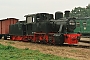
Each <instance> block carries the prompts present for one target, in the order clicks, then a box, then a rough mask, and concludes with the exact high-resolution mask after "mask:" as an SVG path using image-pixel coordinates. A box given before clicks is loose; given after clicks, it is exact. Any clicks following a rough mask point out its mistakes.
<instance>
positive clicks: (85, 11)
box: [70, 4, 90, 17]
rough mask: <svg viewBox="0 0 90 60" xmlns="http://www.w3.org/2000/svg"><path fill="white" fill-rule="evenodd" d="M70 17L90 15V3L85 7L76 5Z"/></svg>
mask: <svg viewBox="0 0 90 60" xmlns="http://www.w3.org/2000/svg"><path fill="white" fill-rule="evenodd" d="M70 17H90V4H88V6H86V7H85V8H83V7H75V8H74V9H72V11H71V14H70Z"/></svg>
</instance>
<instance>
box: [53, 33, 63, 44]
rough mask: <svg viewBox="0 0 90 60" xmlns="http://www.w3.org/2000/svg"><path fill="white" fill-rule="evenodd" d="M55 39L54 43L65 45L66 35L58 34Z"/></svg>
mask: <svg viewBox="0 0 90 60" xmlns="http://www.w3.org/2000/svg"><path fill="white" fill-rule="evenodd" d="M54 38H55V40H54V42H55V43H54V44H55V45H63V43H64V35H63V34H56V35H55V36H54Z"/></svg>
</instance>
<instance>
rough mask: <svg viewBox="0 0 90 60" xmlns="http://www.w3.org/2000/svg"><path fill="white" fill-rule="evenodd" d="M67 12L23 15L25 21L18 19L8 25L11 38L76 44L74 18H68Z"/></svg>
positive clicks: (78, 35) (77, 38) (76, 36)
mask: <svg viewBox="0 0 90 60" xmlns="http://www.w3.org/2000/svg"><path fill="white" fill-rule="evenodd" d="M69 12H70V11H65V18H63V13H62V12H56V13H55V19H54V17H53V14H49V13H37V14H31V15H25V17H26V21H19V22H18V23H16V24H13V25H10V33H9V34H10V36H11V39H12V40H23V41H31V42H40V43H49V44H63V43H68V44H76V43H78V40H79V37H80V34H76V33H74V29H75V28H76V22H75V18H69Z"/></svg>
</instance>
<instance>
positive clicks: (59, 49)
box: [0, 40, 90, 60]
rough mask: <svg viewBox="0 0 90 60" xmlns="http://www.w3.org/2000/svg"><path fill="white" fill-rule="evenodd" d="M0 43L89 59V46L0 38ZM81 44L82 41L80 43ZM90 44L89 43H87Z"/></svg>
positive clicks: (78, 58) (83, 59) (79, 58)
mask: <svg viewBox="0 0 90 60" xmlns="http://www.w3.org/2000/svg"><path fill="white" fill-rule="evenodd" d="M0 44H3V45H11V46H14V47H17V48H21V49H24V48H29V49H32V50H39V51H40V52H42V53H45V54H46V53H48V54H53V55H57V56H62V57H68V58H74V59H77V60H90V49H89V48H81V47H80V48H79V47H78V48H77V47H69V46H50V45H44V44H35V43H30V42H21V41H10V40H0ZM80 44H82V43H80ZM88 46H90V44H88Z"/></svg>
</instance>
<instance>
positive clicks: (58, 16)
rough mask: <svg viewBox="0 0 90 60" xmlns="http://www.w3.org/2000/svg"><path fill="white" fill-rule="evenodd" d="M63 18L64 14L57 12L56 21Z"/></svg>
mask: <svg viewBox="0 0 90 60" xmlns="http://www.w3.org/2000/svg"><path fill="white" fill-rule="evenodd" d="M60 18H63V13H62V12H55V20H57V19H60Z"/></svg>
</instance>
